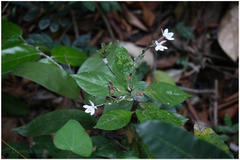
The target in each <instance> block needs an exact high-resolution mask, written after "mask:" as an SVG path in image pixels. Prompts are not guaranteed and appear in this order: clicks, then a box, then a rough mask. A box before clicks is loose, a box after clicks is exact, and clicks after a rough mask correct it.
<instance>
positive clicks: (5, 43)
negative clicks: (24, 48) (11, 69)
mask: <svg viewBox="0 0 240 160" xmlns="http://www.w3.org/2000/svg"><path fill="white" fill-rule="evenodd" d="M21 44H24V40H22V39H21V38H10V39H7V40H2V50H3V49H7V48H12V47H14V46H17V45H21Z"/></svg>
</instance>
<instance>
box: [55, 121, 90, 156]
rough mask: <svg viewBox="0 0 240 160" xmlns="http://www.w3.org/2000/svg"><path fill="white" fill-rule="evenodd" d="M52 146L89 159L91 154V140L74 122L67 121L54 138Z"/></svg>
mask: <svg viewBox="0 0 240 160" xmlns="http://www.w3.org/2000/svg"><path fill="white" fill-rule="evenodd" d="M53 143H54V145H55V146H56V147H57V148H59V149H62V150H69V151H72V152H73V153H76V154H79V155H80V156H84V157H89V156H90V155H91V153H92V149H93V147H92V140H91V138H90V137H89V136H88V134H87V133H86V131H85V130H84V128H83V127H82V126H81V124H80V123H79V122H77V121H75V120H69V121H68V122H67V123H66V124H65V125H64V126H63V127H62V128H60V129H59V130H58V131H57V132H56V135H55V137H54V140H53Z"/></svg>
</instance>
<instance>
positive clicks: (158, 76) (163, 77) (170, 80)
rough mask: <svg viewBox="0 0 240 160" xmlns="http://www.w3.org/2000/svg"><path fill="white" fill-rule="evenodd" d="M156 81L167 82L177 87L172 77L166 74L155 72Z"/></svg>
mask: <svg viewBox="0 0 240 160" xmlns="http://www.w3.org/2000/svg"><path fill="white" fill-rule="evenodd" d="M155 80H156V82H165V83H168V84H172V85H176V84H175V81H174V80H173V78H172V77H170V76H169V75H168V74H167V73H166V72H163V71H159V70H158V71H155Z"/></svg>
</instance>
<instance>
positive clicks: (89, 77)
mask: <svg viewBox="0 0 240 160" xmlns="http://www.w3.org/2000/svg"><path fill="white" fill-rule="evenodd" d="M2 24H3V27H2V28H3V34H2V36H3V39H4V40H3V43H2V44H3V45H2V61H3V65H2V66H3V67H2V68H3V70H2V73H3V74H5V73H11V74H14V75H16V76H20V77H23V78H27V79H29V80H32V81H34V82H36V83H38V84H40V85H42V86H44V87H45V88H47V89H48V90H50V91H52V92H55V93H57V94H59V95H61V96H65V97H67V98H69V99H72V100H74V102H75V103H77V101H76V100H77V99H82V100H83V103H81V105H80V106H81V109H79V108H78V109H61V110H55V111H52V112H49V113H46V114H42V115H40V116H39V117H37V118H35V119H34V120H32V121H31V122H29V123H28V124H26V125H24V126H21V127H18V128H15V129H14V131H15V132H17V133H18V134H20V135H22V136H26V137H40V136H44V135H53V137H54V138H53V144H54V146H55V147H56V148H57V149H58V150H57V151H56V152H57V153H63V152H61V151H66V150H67V151H70V152H73V153H74V154H75V155H74V154H73V155H74V156H76V157H77V158H79V157H80V158H82V157H91V158H96V157H97V158H98V157H107V158H109V157H110V158H118V157H122V156H124V157H127V158H166V157H167V158H173V157H174V158H175V157H178V158H179V157H180V158H205V157H207V158H209V157H211V158H216V157H224V158H225V157H228V155H226V153H225V152H223V151H221V150H220V149H219V148H217V147H214V146H213V145H210V144H208V143H207V142H204V141H202V140H199V139H197V138H196V137H194V136H192V135H190V134H188V133H187V132H186V131H185V130H183V129H181V128H180V127H181V126H183V125H184V123H185V122H186V121H187V119H186V118H184V117H183V116H181V115H180V114H178V113H177V112H176V109H175V110H174V111H172V110H173V108H175V106H176V105H179V104H180V103H182V102H183V101H184V100H186V99H187V98H189V97H191V95H189V94H187V93H185V92H184V91H182V90H181V89H179V88H178V87H177V86H176V85H173V84H169V83H164V82H153V83H152V84H150V85H149V84H148V83H147V82H145V81H142V80H139V79H138V77H137V74H136V72H137V68H138V67H139V65H140V62H141V60H142V58H143V57H144V54H145V51H146V50H147V49H150V48H154V47H155V50H156V51H164V50H166V49H167V47H166V46H163V43H165V42H166V41H167V40H174V38H173V33H172V32H168V29H165V30H164V31H162V37H161V38H160V39H158V40H157V41H155V42H153V43H152V44H151V45H150V46H148V47H147V48H145V49H144V50H143V51H142V53H141V54H140V55H139V56H138V57H137V58H135V59H134V60H133V59H132V58H131V56H130V55H129V53H128V51H127V50H126V49H125V48H123V47H122V46H121V45H120V44H119V43H109V44H108V45H107V46H106V45H105V44H102V47H101V49H100V50H98V51H97V53H96V54H94V55H93V56H91V57H89V58H87V57H86V55H85V54H83V53H82V52H81V51H79V50H77V49H75V48H72V47H68V46H56V47H54V48H53V49H52V50H51V51H50V54H51V56H48V55H46V54H45V53H43V52H42V51H41V50H40V49H39V48H40V47H39V46H37V47H36V46H32V45H29V44H27V43H26V42H25V41H24V39H23V38H22V31H21V29H20V28H19V27H18V26H17V25H15V24H13V23H11V22H7V21H3V22H2ZM9 26H10V27H9ZM7 27H9V28H11V29H12V30H14V31H8V30H7ZM164 39H165V40H164ZM16 48H17V49H16ZM19 50H21V51H24V52H18V51H19ZM12 55H14V56H12ZM26 57H27V58H26ZM36 60H38V62H35V61H36ZM63 65H69V66H74V67H79V66H80V67H79V68H78V71H77V72H76V73H74V72H67V71H66V70H65V69H64V68H63V67H62V66H63ZM80 93H81V94H80ZM87 102H89V103H90V105H89V104H87ZM169 107H170V108H171V109H166V108H169ZM83 110H84V111H83ZM112 133H115V134H116V135H120V136H119V137H120V138H121V136H122V137H127V138H125V139H124V138H122V139H120V140H122V141H121V143H120V142H119V141H120V140H119V141H117V140H112V139H113V138H112V139H111V138H110V139H109V138H107V137H109V136H110V135H111V134H112ZM96 135H97V136H96ZM50 139H51V137H50ZM185 140H187V141H185ZM39 144H41V143H40V142H39ZM41 145H42V144H41ZM44 145H45V144H44ZM47 146H48V145H47ZM116 146H117V147H116ZM189 146H190V147H189ZM119 147H120V148H123V151H122V150H120V149H119ZM205 147H206V148H207V149H205ZM37 148H38V147H35V148H34V149H35V150H37ZM56 148H55V149H56ZM166 151H168V153H169V154H167V155H166ZM112 152H113V153H116V154H115V155H114V156H113V155H112V154H111V153H112ZM226 152H227V151H226ZM212 153H214V154H213V155H212ZM64 154H65V153H64ZM173 155H174V156H173Z"/></svg>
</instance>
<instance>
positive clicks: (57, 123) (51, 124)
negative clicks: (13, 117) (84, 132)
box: [13, 109, 95, 137]
mask: <svg viewBox="0 0 240 160" xmlns="http://www.w3.org/2000/svg"><path fill="white" fill-rule="evenodd" d="M70 119H75V120H77V121H79V122H80V123H81V124H83V127H84V128H86V129H90V128H91V127H92V126H93V125H94V124H95V118H93V117H92V116H90V115H89V114H87V113H85V112H84V111H81V110H76V109H61V110H56V111H53V112H49V113H46V114H42V115H40V116H38V117H37V118H35V119H34V120H32V121H31V122H30V123H28V124H26V125H24V126H21V127H18V128H14V129H13V130H14V131H16V132H17V133H19V134H21V135H22V136H26V137H30V136H41V135H48V134H51V133H54V132H56V131H57V130H58V129H59V128H61V127H62V126H63V125H64V124H65V123H66V122H67V121H68V120H70Z"/></svg>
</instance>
